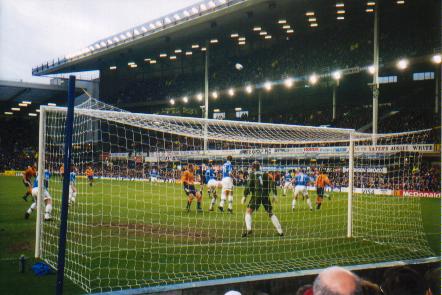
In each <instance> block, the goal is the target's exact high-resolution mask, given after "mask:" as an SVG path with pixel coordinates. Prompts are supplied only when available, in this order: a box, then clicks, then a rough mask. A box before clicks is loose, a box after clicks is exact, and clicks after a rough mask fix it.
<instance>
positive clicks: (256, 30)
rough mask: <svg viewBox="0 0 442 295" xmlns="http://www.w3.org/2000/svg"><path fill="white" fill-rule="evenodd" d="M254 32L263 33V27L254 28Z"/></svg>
mask: <svg viewBox="0 0 442 295" xmlns="http://www.w3.org/2000/svg"><path fill="white" fill-rule="evenodd" d="M253 31H255V32H259V31H261V27H254V28H253Z"/></svg>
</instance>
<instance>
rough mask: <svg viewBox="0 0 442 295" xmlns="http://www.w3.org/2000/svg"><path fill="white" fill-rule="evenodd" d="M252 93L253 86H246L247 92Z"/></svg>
mask: <svg viewBox="0 0 442 295" xmlns="http://www.w3.org/2000/svg"><path fill="white" fill-rule="evenodd" d="M252 91H253V88H252V86H251V85H247V86H246V92H247V93H249V94H250V93H252Z"/></svg>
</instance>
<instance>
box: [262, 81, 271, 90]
mask: <svg viewBox="0 0 442 295" xmlns="http://www.w3.org/2000/svg"><path fill="white" fill-rule="evenodd" d="M264 89H265V90H267V91H270V90H272V83H270V82H269V81H267V82H265V83H264Z"/></svg>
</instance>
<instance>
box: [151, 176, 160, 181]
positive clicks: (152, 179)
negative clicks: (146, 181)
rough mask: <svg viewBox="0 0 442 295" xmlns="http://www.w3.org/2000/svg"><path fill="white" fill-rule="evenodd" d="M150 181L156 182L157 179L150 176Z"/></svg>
mask: <svg viewBox="0 0 442 295" xmlns="http://www.w3.org/2000/svg"><path fill="white" fill-rule="evenodd" d="M150 181H151V182H158V177H154V176H151V177H150Z"/></svg>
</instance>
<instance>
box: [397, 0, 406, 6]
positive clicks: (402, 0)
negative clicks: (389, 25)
mask: <svg viewBox="0 0 442 295" xmlns="http://www.w3.org/2000/svg"><path fill="white" fill-rule="evenodd" d="M396 3H397V4H399V5H400V4H405V0H398V1H396Z"/></svg>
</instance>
